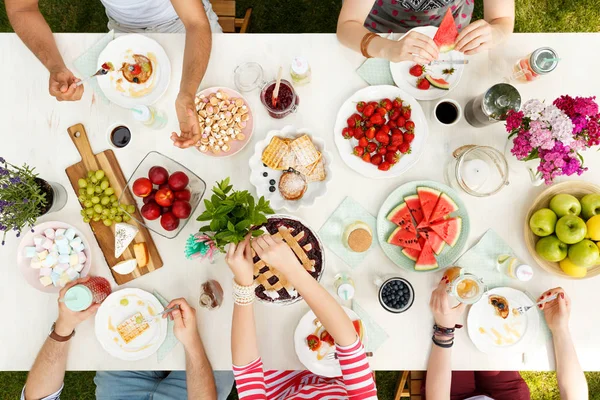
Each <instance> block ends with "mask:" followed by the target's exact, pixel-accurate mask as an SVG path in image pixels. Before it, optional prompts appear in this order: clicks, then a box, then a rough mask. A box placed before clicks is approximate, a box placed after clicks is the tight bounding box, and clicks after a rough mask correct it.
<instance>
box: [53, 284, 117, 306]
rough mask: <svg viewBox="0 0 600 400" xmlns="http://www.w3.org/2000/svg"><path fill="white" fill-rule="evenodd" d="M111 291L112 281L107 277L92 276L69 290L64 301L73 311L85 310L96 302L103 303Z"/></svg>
mask: <svg viewBox="0 0 600 400" xmlns="http://www.w3.org/2000/svg"><path fill="white" fill-rule="evenodd" d="M111 292H112V290H111V288H110V283H109V282H108V281H107V280H106V279H104V278H102V277H100V276H92V277H91V278H90V279H89V280H88V281H87V282H83V283H80V284H78V285H75V286H73V287H72V288H70V289H69V290H67V293H65V297H64V302H65V305H66V306H67V308H69V309H70V310H71V311H83V310H87V309H88V308H89V307H90V306H91V305H92V304H94V303H98V304H100V303H102V302H103V301H104V300H105V299H106V298H107V297H108V296H109V295H110V294H111Z"/></svg>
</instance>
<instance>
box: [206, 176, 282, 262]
mask: <svg viewBox="0 0 600 400" xmlns="http://www.w3.org/2000/svg"><path fill="white" fill-rule="evenodd" d="M212 192H213V195H212V196H211V198H210V200H208V199H204V206H205V207H206V210H205V211H204V212H203V213H202V214H200V216H199V217H198V218H197V220H198V221H206V222H208V221H210V222H209V224H208V225H204V226H203V227H201V228H200V232H204V233H206V234H207V235H208V236H209V237H211V238H212V239H213V240H214V241H215V244H216V246H217V248H218V249H219V250H220V251H221V252H223V253H224V252H225V245H227V244H229V243H234V244H238V243H240V242H241V241H243V240H244V238H245V237H246V235H247V234H248V233H249V232H252V236H253V237H256V236H260V235H262V234H263V231H262V229H255V230H252V228H253V227H255V226H259V225H262V224H264V223H266V222H267V217H266V214H273V209H272V208H271V204H270V202H269V201H268V200H265V198H264V197H261V198H260V199H258V202H257V201H256V200H255V199H254V196H252V194H250V192H248V191H247V190H243V191H237V190H233V185H230V179H229V178H226V179H224V180H222V181H221V182H217V185H216V186H215V187H213V188H212Z"/></svg>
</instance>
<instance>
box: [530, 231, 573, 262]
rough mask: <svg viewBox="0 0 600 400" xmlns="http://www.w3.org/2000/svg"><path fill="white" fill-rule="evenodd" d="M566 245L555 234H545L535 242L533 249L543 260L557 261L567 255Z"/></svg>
mask: <svg viewBox="0 0 600 400" xmlns="http://www.w3.org/2000/svg"><path fill="white" fill-rule="evenodd" d="M567 250H568V246H567V245H566V244H565V243H563V242H561V241H560V240H558V238H557V237H556V235H551V236H546V237H544V238H541V239H540V240H538V242H537V243H536V244H535V251H536V252H537V253H538V254H539V255H540V257H542V258H543V259H544V260H547V261H552V262H559V261H562V260H564V259H565V257H567Z"/></svg>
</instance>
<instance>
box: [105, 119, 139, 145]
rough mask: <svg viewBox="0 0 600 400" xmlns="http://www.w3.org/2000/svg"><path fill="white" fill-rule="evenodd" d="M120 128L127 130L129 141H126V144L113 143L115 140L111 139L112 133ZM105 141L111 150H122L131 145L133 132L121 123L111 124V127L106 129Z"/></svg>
mask: <svg viewBox="0 0 600 400" xmlns="http://www.w3.org/2000/svg"><path fill="white" fill-rule="evenodd" d="M121 127H123V128H126V129H127V130H129V141H127V143H124V142H121V143H118V142H115V138H114V137H113V133H114V132H115V131H116V130H117V129H119V128H121ZM106 140H107V141H108V145H109V146H110V147H112V148H113V149H116V150H118V149H122V148H124V147H126V146H129V145H130V144H131V142H132V140H133V132H132V131H131V128H130V127H129V126H128V125H127V124H125V123H123V122H117V123H114V124H112V125H111V126H109V127H108V129H107V132H106Z"/></svg>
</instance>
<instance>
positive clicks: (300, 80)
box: [290, 57, 312, 85]
mask: <svg viewBox="0 0 600 400" xmlns="http://www.w3.org/2000/svg"><path fill="white" fill-rule="evenodd" d="M290 76H291V77H292V82H294V83H295V84H296V85H305V84H307V83H309V82H310V79H311V76H312V72H311V70H310V65H309V64H308V60H307V59H306V58H304V57H294V59H293V60H292V64H291V65H290Z"/></svg>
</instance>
